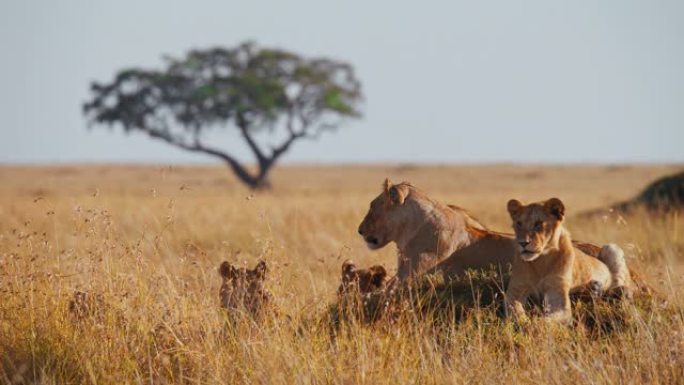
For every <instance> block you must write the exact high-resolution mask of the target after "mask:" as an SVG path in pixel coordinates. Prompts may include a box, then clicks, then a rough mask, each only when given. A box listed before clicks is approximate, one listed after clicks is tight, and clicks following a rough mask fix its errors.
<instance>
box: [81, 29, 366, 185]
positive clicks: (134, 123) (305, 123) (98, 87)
mask: <svg viewBox="0 0 684 385" xmlns="http://www.w3.org/2000/svg"><path fill="white" fill-rule="evenodd" d="M91 94H92V97H91V99H90V100H89V101H87V102H86V103H85V104H84V106H83V109H84V114H85V116H86V118H87V119H88V121H89V123H90V124H103V125H107V126H120V127H122V128H123V130H124V131H125V132H133V131H138V132H143V133H146V134H147V135H149V136H150V137H152V138H155V139H159V140H163V141H165V142H167V143H169V144H171V145H173V146H176V147H178V148H181V149H184V150H187V151H192V152H198V153H205V154H208V155H211V156H214V157H217V158H220V159H221V160H223V161H224V162H225V163H227V164H228V165H229V166H230V168H231V169H232V170H233V172H234V173H235V174H236V175H237V176H238V177H239V178H240V180H242V181H243V182H244V183H246V184H247V185H248V186H249V187H251V188H259V187H264V186H266V185H267V184H268V180H267V176H268V173H269V171H270V170H271V168H272V167H273V165H274V164H275V163H276V162H277V160H278V159H279V158H280V157H281V156H282V155H283V154H284V153H285V152H286V151H288V150H289V149H290V146H291V145H292V143H293V142H295V141H296V140H298V139H302V138H317V137H318V135H320V134H321V133H322V132H324V131H327V130H332V129H335V128H337V127H338V126H339V125H340V124H341V123H342V122H343V121H344V120H345V119H346V118H358V117H360V116H361V113H360V111H359V104H360V102H361V100H362V94H361V84H360V82H359V80H358V79H357V78H356V76H355V73H354V69H353V68H352V66H351V65H349V64H347V63H344V62H339V61H335V60H330V59H325V58H313V59H307V58H303V57H301V56H299V55H297V54H295V53H292V52H288V51H285V50H281V49H266V48H259V47H257V46H256V45H255V44H254V43H249V42H248V43H243V44H241V45H239V46H237V47H235V48H231V49H225V48H213V49H207V50H193V51H190V52H189V53H187V54H186V55H185V56H184V57H182V58H171V57H167V58H166V66H165V68H163V69H162V70H144V69H125V70H122V71H120V72H119V73H117V74H116V75H115V76H114V79H113V80H112V81H111V82H108V83H100V82H94V83H92V85H91ZM228 128H230V129H236V130H238V132H239V133H240V137H241V138H242V139H243V140H244V142H245V144H246V145H247V146H248V147H249V149H250V150H251V152H252V153H253V154H254V156H255V158H256V163H257V166H258V168H257V171H256V172H250V170H249V169H248V168H247V167H245V166H244V163H242V162H241V161H240V160H238V159H236V158H235V157H234V156H233V155H231V154H230V153H229V152H228V151H227V150H225V149H223V148H221V147H219V146H217V145H215V144H212V143H207V141H206V138H205V137H206V135H204V134H205V131H206V130H209V129H228ZM259 132H267V133H270V134H272V136H273V137H274V138H278V139H279V142H278V143H277V144H275V145H273V146H271V147H270V148H266V146H264V144H263V143H259V142H258V141H257V140H256V138H255V135H256V134H257V133H259Z"/></svg>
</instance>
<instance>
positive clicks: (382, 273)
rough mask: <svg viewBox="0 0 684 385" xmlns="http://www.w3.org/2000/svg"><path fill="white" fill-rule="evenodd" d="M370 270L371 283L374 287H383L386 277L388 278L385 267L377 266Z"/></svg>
mask: <svg viewBox="0 0 684 385" xmlns="http://www.w3.org/2000/svg"><path fill="white" fill-rule="evenodd" d="M368 270H370V272H371V282H372V283H373V285H375V286H378V287H380V286H382V284H383V282H384V281H385V277H387V270H385V267H384V266H382V265H375V266H371V268H370V269H368Z"/></svg>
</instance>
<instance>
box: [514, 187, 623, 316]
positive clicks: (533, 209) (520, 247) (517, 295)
mask: <svg viewBox="0 0 684 385" xmlns="http://www.w3.org/2000/svg"><path fill="white" fill-rule="evenodd" d="M508 212H509V214H510V216H511V219H513V229H514V230H515V238H516V242H517V247H516V249H517V252H516V255H515V257H514V259H513V270H512V272H511V280H510V283H509V284H508V289H507V290H506V297H505V298H506V313H507V315H509V316H511V315H512V316H513V317H515V318H518V319H520V318H525V317H526V316H525V310H524V308H523V304H524V303H525V300H526V298H527V297H528V296H529V295H531V294H538V295H540V296H541V297H542V299H543V302H544V313H545V316H546V318H547V319H551V320H557V321H567V320H568V319H569V318H570V317H571V316H572V313H571V309H570V293H575V292H582V291H589V292H595V293H603V292H605V291H607V290H609V289H614V288H620V289H621V290H624V292H625V293H627V294H629V288H630V284H631V281H630V278H629V271H628V269H627V265H626V262H625V258H624V254H623V252H622V250H621V249H620V248H619V247H618V246H616V245H607V246H604V247H603V248H602V249H601V253H600V254H599V258H598V259H597V258H594V257H591V256H589V255H587V254H584V253H583V252H581V251H580V250H578V249H576V248H574V247H573V245H572V239H571V237H570V233H569V232H568V231H567V230H566V229H565V228H564V227H563V219H564V217H565V206H564V205H563V202H561V201H560V199H558V198H551V199H549V200H547V201H545V202H538V203H531V204H529V205H526V206H525V205H523V204H522V203H520V201H517V200H515V199H511V200H510V201H509V202H508ZM511 313H512V314H511Z"/></svg>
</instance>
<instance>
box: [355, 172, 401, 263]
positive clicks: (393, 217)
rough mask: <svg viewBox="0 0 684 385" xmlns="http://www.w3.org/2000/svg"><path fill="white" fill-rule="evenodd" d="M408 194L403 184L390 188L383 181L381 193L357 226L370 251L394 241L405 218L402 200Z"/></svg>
mask: <svg viewBox="0 0 684 385" xmlns="http://www.w3.org/2000/svg"><path fill="white" fill-rule="evenodd" d="M408 193H409V188H408V186H407V185H405V184H398V185H394V186H392V185H391V184H390V181H389V179H386V180H385V183H384V185H383V191H382V193H381V194H380V195H378V196H377V197H376V198H375V199H373V201H372V202H371V203H370V209H369V210H368V213H367V214H366V216H365V217H364V218H363V221H362V222H361V224H360V225H359V234H360V235H361V236H362V237H363V239H364V241H366V245H368V248H370V249H371V250H375V249H380V248H382V247H384V246H385V245H387V244H388V243H390V242H391V241H394V240H396V235H395V233H396V232H397V231H398V230H399V229H400V228H401V226H402V223H403V222H404V221H405V219H406V216H407V208H406V207H405V205H404V200H405V199H406V196H407V195H408Z"/></svg>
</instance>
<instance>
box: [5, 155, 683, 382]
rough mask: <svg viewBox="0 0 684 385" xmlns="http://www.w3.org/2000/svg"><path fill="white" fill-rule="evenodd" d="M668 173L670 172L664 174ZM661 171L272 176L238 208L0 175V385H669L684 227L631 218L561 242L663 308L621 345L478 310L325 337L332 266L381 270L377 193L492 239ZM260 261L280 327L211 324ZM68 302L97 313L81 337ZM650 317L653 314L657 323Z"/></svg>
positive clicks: (152, 177)
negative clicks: (374, 240)
mask: <svg viewBox="0 0 684 385" xmlns="http://www.w3.org/2000/svg"><path fill="white" fill-rule="evenodd" d="M680 168H681V167H680ZM676 169H677V166H620V167H614V166H613V167H599V166H583V167H579V166H575V167H569V166H555V167H537V166H507V165H499V166H462V167H447V166H443V167H440V166H433V167H415V166H410V165H406V166H400V167H393V166H372V167H361V166H357V167H352V166H348V167H341V166H329V167H304V166H299V167H294V166H291V167H284V168H281V169H279V170H277V171H276V174H275V175H274V180H273V184H274V186H276V189H275V190H274V191H272V192H270V193H259V194H251V193H250V192H249V191H247V190H245V189H243V188H242V187H241V186H239V185H238V184H237V183H236V182H235V181H234V180H232V179H231V178H230V176H229V175H228V173H227V171H225V170H223V169H222V168H219V167H154V166H147V167H133V166H116V167H115V166H88V167H85V166H83V167H79V166H62V167H3V168H0V181H1V182H2V183H1V184H0V218H1V219H2V220H0V382H4V383H41V384H42V383H45V384H52V383H55V384H61V383H74V384H81V383H100V384H122V383H147V384H150V383H155V384H156V383H199V384H209V383H283V384H291V383H302V384H309V383H339V384H351V383H373V384H396V383H402V384H403V383H417V384H430V383H459V384H460V383H464V384H465V383H468V384H469V383H502V382H511V383H530V384H532V383H534V384H538V383H544V384H546V383H550V384H554V383H596V384H615V383H625V384H642V383H683V382H684V320H683V318H682V316H683V313H682V312H681V311H680V310H678V309H679V308H678V306H680V305H681V303H682V301H681V298H680V297H679V295H678V293H679V290H680V289H681V287H682V283H684V279H683V277H682V269H680V266H679V264H680V263H681V262H682V254H683V251H684V239H683V238H684V231H682V229H684V220H682V218H681V217H679V216H677V215H674V214H673V215H669V216H664V217H652V216H649V215H646V214H645V213H638V214H636V215H633V216H630V217H627V218H623V217H619V216H616V215H607V216H606V217H605V218H595V219H578V218H571V219H570V220H569V223H568V226H569V228H570V230H571V231H572V232H573V234H574V236H575V237H576V238H581V239H583V240H587V241H592V242H595V243H604V242H607V241H615V242H618V243H619V244H621V245H622V246H623V247H624V248H625V249H626V250H627V253H628V254H629V256H630V260H629V263H630V264H632V265H633V266H636V267H637V268H638V270H639V271H640V272H641V273H642V275H645V276H646V277H647V278H648V279H649V281H650V282H651V283H652V284H653V285H654V286H657V287H658V288H659V289H660V291H661V292H662V293H663V295H664V296H666V297H667V299H668V301H669V305H667V306H664V305H662V304H656V308H655V309H654V310H652V311H649V312H638V311H636V310H634V312H633V313H632V314H633V317H632V322H631V323H630V325H629V326H628V327H627V328H626V329H625V330H622V331H619V332H614V333H606V334H598V335H597V334H594V333H587V332H586V330H582V329H581V328H567V327H554V326H552V325H551V326H550V325H546V324H545V323H543V322H537V323H533V324H532V325H530V326H529V327H528V328H526V329H525V330H520V329H517V328H515V327H513V326H512V325H510V324H507V323H505V322H503V321H501V320H500V319H499V318H497V317H496V316H495V315H494V314H492V312H491V311H488V310H483V311H474V312H472V313H471V314H470V315H469V316H468V317H466V319H464V320H462V321H461V322H458V323H450V324H445V323H443V322H442V323H440V322H436V321H435V320H431V319H429V317H428V318H427V319H426V318H425V317H418V316H417V315H416V316H412V315H411V314H408V315H407V316H405V317H403V318H402V319H400V320H399V321H398V322H397V323H395V324H393V325H376V326H372V327H365V326H361V325H356V324H351V325H347V326H345V327H343V328H341V329H340V330H339V334H338V335H337V336H336V337H335V338H332V336H331V329H330V327H329V320H328V317H329V312H328V308H329V305H330V304H332V303H333V302H334V301H335V292H336V289H337V285H338V284H339V274H340V273H339V269H340V266H341V263H342V261H343V260H344V259H346V258H352V259H354V260H355V261H356V262H357V263H358V264H359V265H367V264H371V263H384V264H385V265H386V266H389V267H394V266H395V265H396V261H395V256H394V250H393V248H392V247H387V248H385V249H383V250H381V251H379V252H370V251H368V250H367V249H366V248H365V246H364V245H363V243H362V241H361V240H360V239H359V238H358V235H357V234H356V227H357V226H358V223H359V221H360V220H361V218H362V217H363V215H364V213H365V211H366V209H367V205H368V202H369V201H370V200H371V199H372V198H373V197H374V196H375V195H376V194H377V193H378V192H379V188H380V183H381V182H382V179H383V178H384V177H385V176H389V177H391V178H393V179H395V180H409V181H411V182H413V183H414V184H415V185H417V186H419V187H421V188H422V189H423V190H425V191H426V192H428V193H430V194H431V195H432V196H435V197H436V198H438V199H441V200H443V201H447V202H450V203H455V204H459V205H461V206H464V207H467V208H469V209H470V210H471V211H473V213H475V215H476V216H477V217H479V218H480V219H481V220H482V221H484V222H485V223H487V224H488V225H490V226H491V227H492V228H494V229H496V230H504V231H506V230H508V227H509V221H508V219H507V218H506V211H505V202H506V201H507V200H508V199H509V198H511V197H516V198H519V199H522V200H536V199H545V198H548V197H550V196H558V197H560V198H562V199H563V200H564V201H565V202H566V204H567V206H568V210H569V212H570V214H572V213H578V212H580V211H582V210H585V209H593V208H596V207H602V206H605V205H607V204H609V203H611V202H615V201H620V200H623V199H626V198H629V197H630V196H631V195H634V194H636V193H637V192H638V190H639V189H640V188H641V187H642V186H644V185H645V184H646V183H647V182H648V181H650V180H652V179H654V178H656V177H658V176H661V175H663V174H666V173H669V172H672V171H674V170H676ZM258 258H262V259H265V260H267V261H268V262H269V264H270V267H271V270H270V272H269V277H268V281H267V285H268V287H269V289H270V290H271V291H272V292H273V294H274V297H275V298H276V302H277V304H278V305H279V307H280V309H281V310H282V312H283V313H286V314H287V315H289V318H288V317H284V316H274V317H271V318H269V319H267V320H266V321H265V322H264V323H259V324H256V323H254V322H253V321H251V320H249V319H247V318H243V319H238V320H237V321H235V320H231V319H229V318H228V317H227V316H226V314H224V312H222V311H221V310H220V309H219V308H218V289H219V285H220V278H219V276H218V274H217V271H216V268H217V267H218V265H219V263H220V262H221V261H222V260H224V259H228V260H231V261H233V262H238V263H249V264H250V265H251V264H253V262H254V261H255V260H256V259H258ZM75 291H84V292H88V293H94V294H92V295H97V296H98V297H97V298H96V299H97V300H96V301H95V302H93V304H92V306H91V309H90V313H89V314H88V315H86V316H85V317H83V318H82V319H79V318H76V317H74V316H73V315H72V314H71V313H70V312H69V311H68V308H69V301H70V299H71V298H72V295H73V293H74V292H75ZM657 306H660V308H658V307H657Z"/></svg>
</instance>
